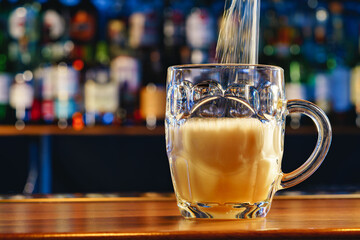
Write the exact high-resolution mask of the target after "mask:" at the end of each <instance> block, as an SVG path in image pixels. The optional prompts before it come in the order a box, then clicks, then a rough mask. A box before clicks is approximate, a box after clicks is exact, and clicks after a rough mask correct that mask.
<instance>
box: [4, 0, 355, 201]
mask: <svg viewBox="0 0 360 240" xmlns="http://www.w3.org/2000/svg"><path fill="white" fill-rule="evenodd" d="M224 5H225V1H224V0H211V1H205V0H203V1H200V0H199V1H195V0H181V1H180V0H131V1H125V0H108V1H105V0H47V1H46V0H42V1H40V0H38V1H32V0H24V1H22V0H19V1H16V0H11V1H10V0H7V1H6V0H1V1H0V29H1V31H0V124H1V125H2V126H0V144H1V145H0V146H1V148H0V163H1V167H0V182H1V184H0V193H11V194H12V193H22V192H24V193H38V192H40V193H51V192H53V193H61V192H67V193H73V192H139V191H160V192H169V191H172V186H171V179H170V172H169V168H168V161H167V157H166V152H165V139H164V135H163V134H161V132H162V131H163V121H164V114H165V82H166V69H167V67H168V66H170V65H175V64H188V63H209V62H214V56H215V48H216V41H217V34H218V29H219V24H221V17H222V13H223V10H224ZM260 22H261V28H260V48H259V49H260V52H259V56H260V59H259V63H263V64H272V65H278V66H281V67H283V68H284V70H285V75H286V91H287V95H288V98H289V99H291V98H302V99H306V100H309V101H312V102H315V103H316V104H318V105H319V106H320V107H321V108H322V109H323V110H324V111H325V112H326V113H327V114H328V116H329V118H330V121H331V122H332V125H333V127H334V140H333V144H332V146H331V150H330V152H329V155H328V157H327V158H326V160H325V162H324V164H323V165H322V166H321V167H320V169H319V170H318V172H316V173H315V175H314V176H313V177H311V178H310V179H309V180H307V181H306V182H305V183H303V184H301V185H299V186H298V187H296V188H294V189H293V190H296V191H297V190H298V191H312V192H329V191H330V192H356V191H360V187H359V186H360V178H359V177H358V169H360V161H359V156H360V149H359V147H358V145H359V144H360V129H359V128H358V127H360V2H359V1H356V0H338V1H330V0H328V1H325V0H296V1H286V0H261V20H260ZM287 121H288V131H287V135H286V139H285V149H286V150H285V154H284V161H283V162H284V164H283V167H284V171H287V172H288V171H291V170H292V169H295V168H296V167H297V166H298V165H299V164H301V163H302V162H304V160H305V159H306V158H307V157H308V156H309V155H310V153H311V151H312V149H313V147H314V144H315V138H316V136H315V130H314V129H313V127H312V123H311V121H310V120H309V119H307V118H302V117H301V116H297V115H295V116H292V117H291V118H289V119H288V120H287ZM104 126H107V127H108V128H109V129H110V132H111V133H109V130H105V131H102V130H101V129H104V128H102V127H104ZM35 127H36V128H35ZM124 128H126V129H127V130H126V132H125V133H123V132H122V130H121V129H124ZM29 129H30V130H29ZM31 129H35V130H31ZM49 129H52V130H49ZM56 129H57V130H56ZM91 129H92V130H91ZM96 129H100V130H96ZM119 129H120V130H119ZM129 129H130V130H129ZM131 129H142V130H140V131H132V130H131ZM159 129H160V130H159ZM26 131H31V133H28V134H22V133H26ZM92 131H95V132H96V134H90V133H91V132H92ZM112 131H113V132H112ZM153 131H157V133H156V134H153V133H154V132H153ZM4 132H6V133H4ZM77 132H79V133H80V134H79V133H77ZM64 133H66V134H64Z"/></svg>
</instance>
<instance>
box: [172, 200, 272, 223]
mask: <svg viewBox="0 0 360 240" xmlns="http://www.w3.org/2000/svg"><path fill="white" fill-rule="evenodd" d="M178 207H179V210H180V212H181V215H182V216H183V217H185V218H188V219H254V218H263V217H265V216H266V214H267V213H268V212H269V210H270V203H269V202H267V201H264V202H258V203H254V204H250V203H226V204H217V203H196V204H193V203H189V202H186V201H178Z"/></svg>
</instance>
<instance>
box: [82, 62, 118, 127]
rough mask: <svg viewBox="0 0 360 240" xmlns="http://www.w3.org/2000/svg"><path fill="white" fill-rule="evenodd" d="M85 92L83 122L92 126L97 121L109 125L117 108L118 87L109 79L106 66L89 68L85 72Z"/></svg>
mask: <svg viewBox="0 0 360 240" xmlns="http://www.w3.org/2000/svg"><path fill="white" fill-rule="evenodd" d="M84 92H85V97H84V100H85V111H86V112H85V124H86V125H87V126H94V125H95V124H97V123H101V124H105V125H109V124H112V123H113V122H114V114H115V112H116V111H117V109H118V103H119V102H118V99H119V97H118V93H119V92H118V88H117V84H116V83H115V82H112V81H110V77H109V70H108V69H106V68H96V69H89V70H88V71H87V73H86V83H85V86H84Z"/></svg>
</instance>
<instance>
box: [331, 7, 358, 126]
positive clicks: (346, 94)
mask: <svg viewBox="0 0 360 240" xmlns="http://www.w3.org/2000/svg"><path fill="white" fill-rule="evenodd" d="M329 9H330V13H331V14H330V20H331V34H330V36H329V38H330V40H329V47H330V48H331V50H330V52H331V53H332V54H331V55H330V56H329V57H328V60H327V65H328V68H329V69H330V74H331V88H332V91H331V98H332V106H333V112H334V114H333V117H334V119H333V123H334V124H336V125H344V124H350V123H351V122H352V121H351V118H352V116H351V112H352V111H351V110H352V108H351V100H350V68H349V67H348V66H347V62H346V59H347V58H346V42H345V27H344V19H343V5H342V3H341V2H339V1H334V2H331V3H329Z"/></svg>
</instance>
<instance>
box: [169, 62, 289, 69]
mask: <svg viewBox="0 0 360 240" xmlns="http://www.w3.org/2000/svg"><path fill="white" fill-rule="evenodd" d="M224 67H230V68H231V67H233V68H239V69H246V68H247V69H251V67H253V69H254V70H273V71H284V69H283V68H282V67H279V66H275V65H266V64H243V63H203V64H181V65H174V66H169V67H168V69H169V70H190V69H201V68H207V69H212V68H213V69H215V68H224Z"/></svg>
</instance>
